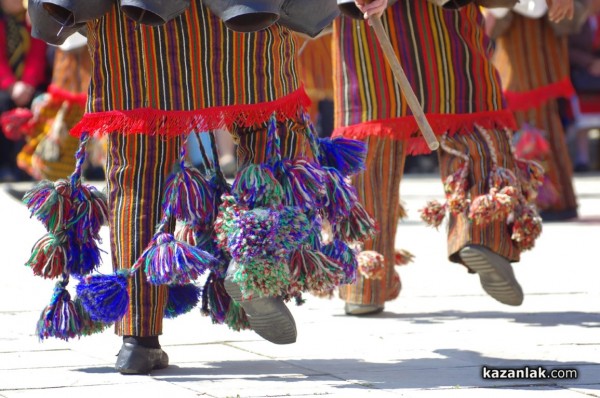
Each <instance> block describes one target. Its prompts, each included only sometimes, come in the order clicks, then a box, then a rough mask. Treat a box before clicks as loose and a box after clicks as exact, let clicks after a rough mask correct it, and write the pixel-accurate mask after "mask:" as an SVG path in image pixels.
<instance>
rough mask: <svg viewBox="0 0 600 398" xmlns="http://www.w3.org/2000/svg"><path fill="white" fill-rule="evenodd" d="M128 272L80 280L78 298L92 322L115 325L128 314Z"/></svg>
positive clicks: (77, 289)
mask: <svg viewBox="0 0 600 398" xmlns="http://www.w3.org/2000/svg"><path fill="white" fill-rule="evenodd" d="M128 277H129V272H128V271H126V270H125V271H118V272H117V273H115V274H113V275H90V276H87V277H85V278H83V279H81V280H80V282H79V284H78V285H77V287H76V291H77V298H78V300H79V301H80V302H81V305H82V307H83V308H84V309H85V311H86V312H87V313H88V314H89V317H90V319H91V320H92V321H95V322H102V323H107V324H110V323H113V322H116V321H118V320H119V319H121V318H122V317H123V315H125V312H127V307H128V305H129V294H128V293H127V278H128Z"/></svg>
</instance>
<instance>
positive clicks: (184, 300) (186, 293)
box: [165, 283, 200, 319]
mask: <svg viewBox="0 0 600 398" xmlns="http://www.w3.org/2000/svg"><path fill="white" fill-rule="evenodd" d="M199 301H200V288H199V287H198V286H196V285H194V284H193V283H188V284H185V285H174V286H169V299H168V300H167V305H166V307H165V318H170V319H172V318H176V317H178V316H179V315H183V314H186V313H188V312H190V311H191V310H192V309H193V308H194V307H195V306H196V305H198V302H199Z"/></svg>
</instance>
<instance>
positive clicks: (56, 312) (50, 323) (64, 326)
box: [36, 281, 81, 340]
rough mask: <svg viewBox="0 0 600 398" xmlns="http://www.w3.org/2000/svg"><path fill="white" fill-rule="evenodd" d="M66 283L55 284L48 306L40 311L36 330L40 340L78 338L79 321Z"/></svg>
mask: <svg viewBox="0 0 600 398" xmlns="http://www.w3.org/2000/svg"><path fill="white" fill-rule="evenodd" d="M67 283H68V282H67V281H60V282H58V283H57V284H56V286H55V287H54V294H53V295H52V299H51V300H50V304H49V305H48V306H47V307H46V308H45V309H44V310H43V311H42V314H41V316H40V319H39V321H38V325H37V330H36V333H37V335H38V336H39V338H40V340H43V339H46V338H48V337H56V338H58V339H62V340H69V339H70V338H73V337H77V336H79V333H80V331H81V319H80V317H79V315H78V313H77V308H76V307H75V304H74V303H73V302H72V301H71V295H70V294H69V292H68V291H67V289H66V285H67Z"/></svg>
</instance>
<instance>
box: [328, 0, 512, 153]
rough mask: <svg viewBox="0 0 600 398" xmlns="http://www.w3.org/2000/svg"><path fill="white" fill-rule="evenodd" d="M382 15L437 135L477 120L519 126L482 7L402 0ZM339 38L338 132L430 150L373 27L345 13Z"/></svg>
mask: <svg viewBox="0 0 600 398" xmlns="http://www.w3.org/2000/svg"><path fill="white" fill-rule="evenodd" d="M382 22H383V25H384V28H385V30H386V31H387V33H388V35H389V36H390V39H391V41H392V45H393V47H394V49H395V51H396V54H397V55H398V58H399V59H400V60H401V63H402V66H403V69H404V71H405V72H406V76H407V78H408V80H409V82H410V83H411V86H412V88H413V90H414V92H415V95H416V96H417V98H418V99H419V101H420V103H421V106H422V108H423V109H424V111H425V113H426V114H427V118H428V120H429V122H430V124H431V126H432V128H433V130H434V132H435V133H436V134H438V135H440V134H444V133H446V132H450V133H452V134H453V133H456V132H470V131H472V130H473V129H474V125H475V124H478V125H481V126H483V127H486V128H493V127H499V126H500V127H513V126H514V118H513V116H512V115H511V114H510V112H508V111H505V110H503V108H504V107H503V101H502V93H501V87H500V80H499V77H498V75H497V73H496V71H495V69H494V67H493V66H492V64H491V62H490V61H489V59H488V56H489V54H490V51H491V42H490V40H489V39H488V38H487V37H486V36H485V34H484V30H483V18H482V15H481V13H480V12H479V9H478V7H477V6H475V5H469V6H465V7H462V8H461V9H460V10H447V9H443V8H441V7H438V6H436V5H434V4H432V3H430V2H429V1H427V0H411V1H398V2H396V3H395V4H394V5H393V6H391V7H388V9H387V11H386V13H385V14H384V15H383V17H382ZM334 43H335V45H334V73H335V78H334V92H335V103H336V108H335V125H336V130H335V132H334V135H344V136H346V137H348V138H359V139H363V138H365V137H367V136H369V135H376V136H381V137H392V138H394V139H401V140H406V141H407V145H408V148H407V151H408V152H409V153H423V152H428V149H427V146H426V145H425V142H424V140H423V139H422V137H420V135H419V132H418V126H417V124H416V122H415V120H414V118H413V117H412V116H411V115H412V113H411V111H410V109H409V108H408V105H407V103H406V101H405V99H404V98H403V96H402V94H401V92H400V89H399V87H398V86H397V85H396V83H395V81H394V78H393V75H392V72H391V69H390V68H389V66H388V64H387V62H386V60H385V57H384V55H383V52H382V51H381V48H380V46H379V43H378V41H377V38H376V36H375V34H374V32H373V31H372V29H370V28H369V27H368V26H367V25H366V23H365V22H363V21H357V20H352V19H350V18H347V17H341V18H339V19H338V20H336V21H335V23H334Z"/></svg>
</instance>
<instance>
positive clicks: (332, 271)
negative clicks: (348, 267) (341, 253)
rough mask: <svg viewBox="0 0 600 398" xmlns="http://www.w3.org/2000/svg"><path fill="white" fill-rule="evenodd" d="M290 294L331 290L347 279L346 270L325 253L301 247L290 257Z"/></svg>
mask: <svg viewBox="0 0 600 398" xmlns="http://www.w3.org/2000/svg"><path fill="white" fill-rule="evenodd" d="M289 268H290V277H291V281H292V284H291V288H290V294H293V293H296V292H303V291H315V292H329V291H331V290H332V289H334V288H335V287H336V286H338V285H339V284H340V283H341V282H342V281H343V280H345V279H346V273H345V270H344V269H342V267H341V266H340V265H339V264H338V263H337V262H335V261H333V260H331V259H330V258H328V257H327V256H326V255H325V254H323V253H321V252H318V251H314V250H309V249H300V250H296V251H295V252H293V253H292V255H291V257H290V265H289Z"/></svg>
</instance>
